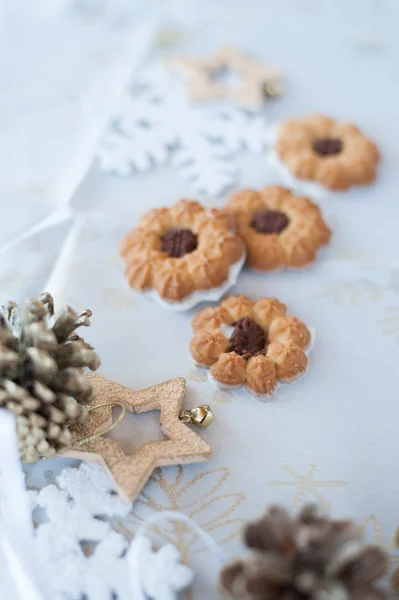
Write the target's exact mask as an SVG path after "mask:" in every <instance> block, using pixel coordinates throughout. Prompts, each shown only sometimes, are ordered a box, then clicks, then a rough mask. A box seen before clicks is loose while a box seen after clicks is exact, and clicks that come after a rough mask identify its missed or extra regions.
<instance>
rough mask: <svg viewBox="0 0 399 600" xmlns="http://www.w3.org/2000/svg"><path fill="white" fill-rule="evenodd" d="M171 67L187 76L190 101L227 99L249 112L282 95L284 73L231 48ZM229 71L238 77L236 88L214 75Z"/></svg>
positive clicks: (178, 60)
mask: <svg viewBox="0 0 399 600" xmlns="http://www.w3.org/2000/svg"><path fill="white" fill-rule="evenodd" d="M170 65H171V66H172V67H174V68H176V69H177V70H179V71H181V72H183V73H184V74H185V75H186V76H187V77H188V82H189V87H188V93H189V98H190V100H191V101H192V102H199V101H203V100H215V99H218V98H226V99H227V100H230V101H232V102H234V103H235V104H237V105H238V106H240V107H241V108H248V109H251V110H259V109H261V108H262V106H263V103H264V101H265V98H266V97H267V96H277V95H279V94H280V93H281V87H282V80H283V73H282V71H281V70H280V69H277V68H274V67H268V66H267V65H264V64H262V63H260V62H258V61H257V60H255V59H253V58H251V57H250V56H247V55H246V54H243V53H242V52H241V51H240V50H238V48H235V47H234V46H224V47H223V48H221V49H220V50H219V51H218V52H216V54H214V55H213V56H211V57H208V58H175V59H172V60H171V61H170ZM223 71H229V72H231V73H232V74H236V75H237V76H238V77H239V83H238V85H236V86H235V85H230V84H229V83H224V82H221V81H218V80H217V75H218V74H219V73H222V72H223Z"/></svg>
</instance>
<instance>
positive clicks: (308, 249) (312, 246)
mask: <svg viewBox="0 0 399 600" xmlns="http://www.w3.org/2000/svg"><path fill="white" fill-rule="evenodd" d="M227 210H228V211H230V212H231V213H232V214H233V215H234V216H235V218H236V222H237V233H238V235H239V236H240V237H241V238H242V240H243V241H244V243H245V245H246V247H247V263H248V265H249V266H250V267H253V268H254V269H259V270H262V271H269V270H272V269H276V268H278V267H302V266H304V265H307V264H308V263H311V262H312V261H314V260H315V258H316V253H317V251H318V249H319V248H320V246H322V245H323V244H327V243H328V242H329V240H330V235H331V232H330V230H329V228H328V227H327V225H326V224H325V222H324V221H323V218H322V216H321V213H320V209H319V207H318V206H317V205H316V204H314V203H313V202H311V201H310V200H309V199H308V198H304V197H302V196H300V197H298V196H294V195H293V194H292V193H291V192H290V191H289V190H288V189H286V188H283V187H279V186H269V187H265V188H263V189H262V190H260V191H256V190H242V191H240V192H237V193H235V194H234V195H233V196H232V197H231V198H230V200H229V201H228V203H227Z"/></svg>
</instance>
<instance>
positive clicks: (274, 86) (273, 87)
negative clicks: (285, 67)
mask: <svg viewBox="0 0 399 600" xmlns="http://www.w3.org/2000/svg"><path fill="white" fill-rule="evenodd" d="M263 89H264V92H265V94H266V96H268V97H269V98H275V97H276V96H281V85H280V83H279V82H278V81H268V82H267V83H265V84H264V86H263Z"/></svg>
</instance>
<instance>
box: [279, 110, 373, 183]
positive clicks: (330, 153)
mask: <svg viewBox="0 0 399 600" xmlns="http://www.w3.org/2000/svg"><path fill="white" fill-rule="evenodd" d="M275 150H276V153H277V155H278V157H279V158H280V159H281V160H282V161H283V162H284V163H285V164H286V166H287V167H288V169H289V170H290V171H291V173H292V174H293V175H295V177H297V178H298V179H308V180H309V179H310V180H313V181H316V182H318V183H320V184H321V185H323V186H324V187H327V188H330V189H331V190H346V189H348V188H349V187H350V186H351V185H355V184H367V183H371V182H372V181H374V179H375V177H376V168H377V164H378V162H379V158H380V157H379V152H378V149H377V146H376V145H375V144H374V143H373V142H372V141H370V140H369V139H368V138H367V137H366V136H365V135H364V134H363V133H362V132H361V131H360V130H359V129H358V128H357V127H356V126H355V125H351V124H349V123H340V122H338V121H334V120H333V119H330V118H328V117H323V116H319V115H314V116H311V117H308V118H306V119H290V120H288V121H285V122H284V123H282V124H281V125H280V127H279V129H278V134H277V140H276V143H275Z"/></svg>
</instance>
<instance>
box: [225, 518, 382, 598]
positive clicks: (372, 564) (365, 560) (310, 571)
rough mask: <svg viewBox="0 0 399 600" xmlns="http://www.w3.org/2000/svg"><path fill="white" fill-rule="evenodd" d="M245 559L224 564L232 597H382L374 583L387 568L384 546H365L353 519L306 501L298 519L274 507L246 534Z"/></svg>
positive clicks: (229, 592)
mask: <svg viewBox="0 0 399 600" xmlns="http://www.w3.org/2000/svg"><path fill="white" fill-rule="evenodd" d="M244 539H245V543H246V545H247V546H248V548H249V549H250V551H251V554H250V556H249V557H248V559H247V560H239V561H236V562H234V563H232V564H230V565H228V566H226V567H225V568H224V569H223V571H222V573H221V585H222V588H223V591H224V592H225V594H226V595H227V598H229V599H231V600H383V599H385V598H386V594H385V593H384V592H383V591H382V590H381V589H380V588H378V587H377V586H376V583H377V581H378V579H379V578H380V577H382V576H383V575H384V573H385V572H386V569H387V565H388V561H387V557H386V555H385V554H384V552H383V551H382V550H380V549H379V548H377V547H373V546H369V547H366V546H363V545H362V543H361V540H360V532H359V529H358V528H357V527H356V525H355V524H354V523H353V522H351V521H334V520H332V519H328V518H327V517H325V516H322V515H321V514H320V513H319V511H318V508H317V507H316V506H306V507H305V508H304V509H303V510H302V511H301V512H300V514H299V516H298V518H294V517H291V516H290V515H289V513H288V512H287V511H286V510H285V509H284V508H282V507H279V506H273V507H271V508H270V509H269V510H268V511H267V512H266V514H265V515H264V516H263V517H262V518H261V519H260V520H259V521H256V522H254V523H252V524H250V525H249V526H248V527H247V528H246V531H245V534H244Z"/></svg>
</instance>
